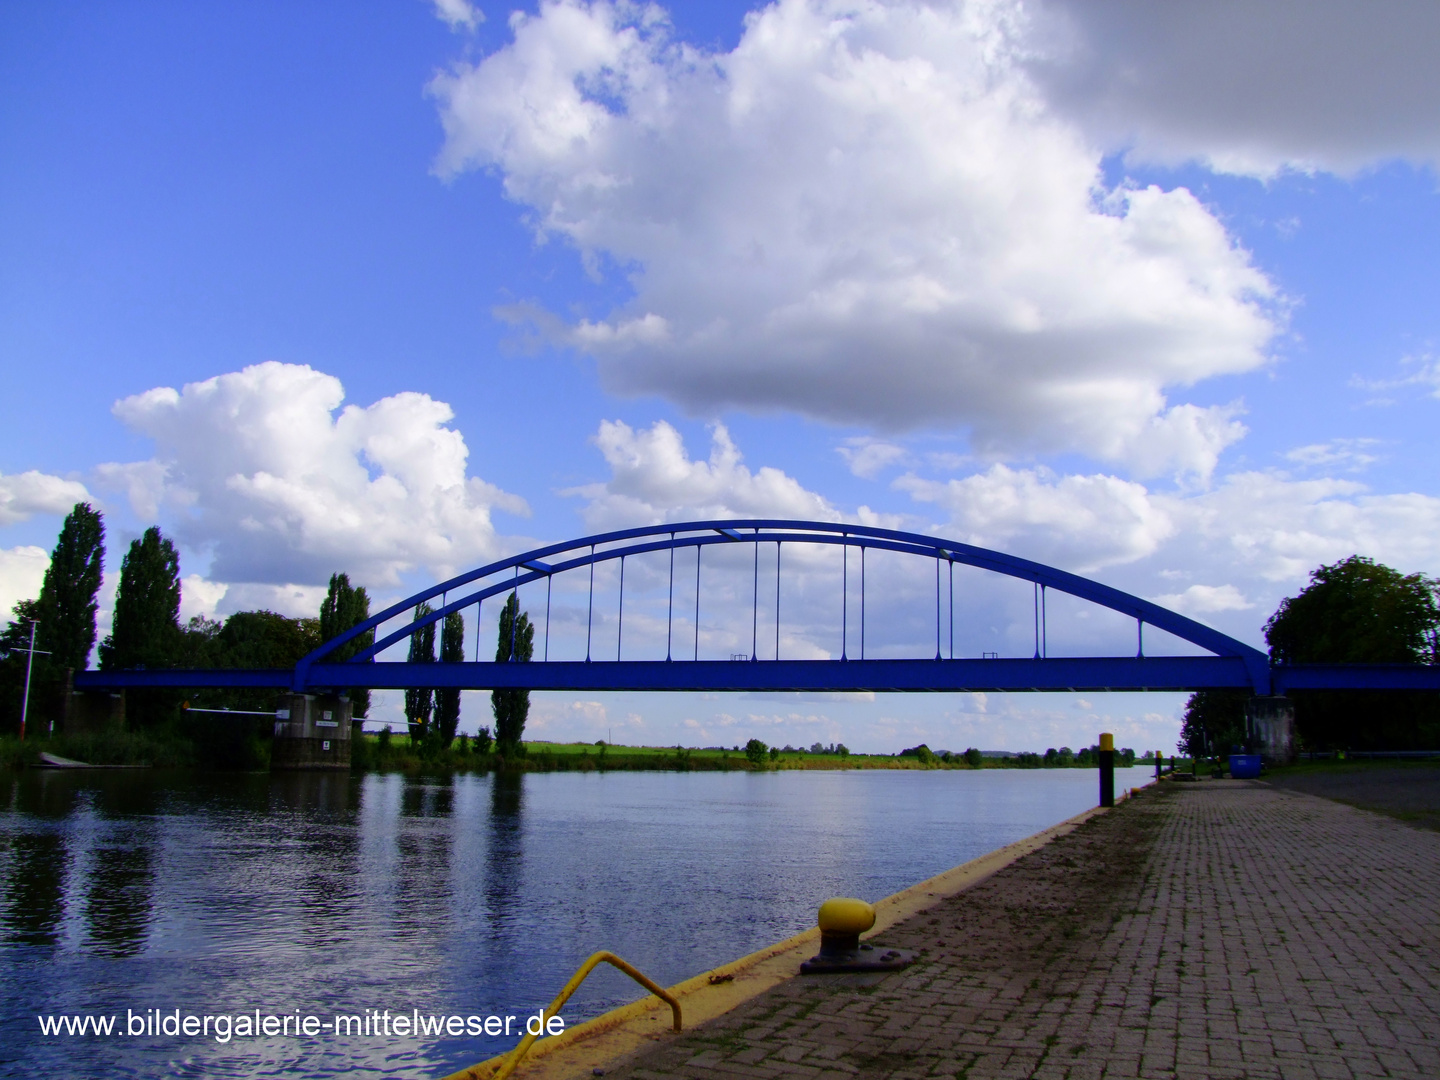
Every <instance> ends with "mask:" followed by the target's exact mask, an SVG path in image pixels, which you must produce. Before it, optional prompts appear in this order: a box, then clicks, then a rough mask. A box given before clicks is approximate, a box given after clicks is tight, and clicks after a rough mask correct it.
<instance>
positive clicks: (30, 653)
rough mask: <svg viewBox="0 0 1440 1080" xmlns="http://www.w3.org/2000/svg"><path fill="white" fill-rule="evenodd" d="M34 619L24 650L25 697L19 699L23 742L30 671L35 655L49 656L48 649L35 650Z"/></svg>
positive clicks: (28, 706) (28, 703) (31, 621)
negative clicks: (26, 647) (27, 647)
mask: <svg viewBox="0 0 1440 1080" xmlns="http://www.w3.org/2000/svg"><path fill="white" fill-rule="evenodd" d="M39 625H40V624H39V621H38V620H36V619H31V620H30V648H29V649H27V650H26V657H25V696H24V697H23V698H21V699H20V741H21V742H24V741H25V716H26V714H27V713H28V712H29V711H30V669H31V667H33V666H34V664H35V654H36V653H37V652H38V653H42V654H44V655H45V656H49V655H50V650H49V649H37V648H35V628H36V627H37V626H39Z"/></svg>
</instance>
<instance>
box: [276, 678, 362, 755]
mask: <svg viewBox="0 0 1440 1080" xmlns="http://www.w3.org/2000/svg"><path fill="white" fill-rule="evenodd" d="M350 727H351V704H350V701H349V699H346V698H340V697H338V696H336V695H333V694H323V695H317V694H282V695H281V696H280V700H279V702H278V704H277V707H276V710H275V742H274V744H273V745H272V746H271V749H270V768H272V769H345V770H348V769H349V768H350Z"/></svg>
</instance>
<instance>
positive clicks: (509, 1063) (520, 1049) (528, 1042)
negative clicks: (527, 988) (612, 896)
mask: <svg viewBox="0 0 1440 1080" xmlns="http://www.w3.org/2000/svg"><path fill="white" fill-rule="evenodd" d="M601 964H609V965H611V966H612V967H617V968H619V969H620V970H621V971H623V972H624V973H625V974H626V975H629V976H630V977H631V978H632V979H634V980H635V981H636V982H638V983H639V984H640V985H641V986H643V987H645V989H646V990H649V991H650V992H651V993H652V994H654V995H655V996H656V997H658V998H659V999H660V1000H661V1001H663V1002H665V1003H666V1004H667V1005H669V1006H670V1012H671V1013H672V1014H673V1016H674V1020H675V1023H674V1028H675V1030H676V1031H679V1030H680V1002H678V1001H676V1000H675V998H674V996H672V995H671V994H670V993H669V992H668V991H666V990H662V989H661V988H660V987H659V986H657V985H655V983H653V982H651V981H650V980H649V979H647V978H646V977H645V976H644V975H642V974H641V973H640V972H639V971H637V970H636V969H635V968H633V967H631V966H630V965H629V964H627V963H626V962H625V961H624V960H621V959H620V957H618V956H616V955H615V954H614V953H612V952H603V951H602V952H597V953H595V954H594V955H592V956H591V957H590V959H588V960H586V961H585V963H583V964H581V965H580V970H578V971H576V972H575V974H574V975H572V976H570V981H569V982H567V983H566V984H565V986H564V989H562V990H561V991H560V993H559V994H557V995H556V996H555V1000H554V1001H552V1002H551V1003H550V1007H549V1008H548V1009H546V1010H545V1015H546V1016H547V1017H548V1016H555V1015H557V1014H558V1013H559V1012H560V1008H561V1006H563V1005H564V1004H565V1002H567V1001H569V1000H570V995H571V994H573V993H575V991H576V990H578V989H579V988H580V984H581V983H583V982H584V981H585V977H586V976H587V975H589V974H590V972H592V971H594V970H595V969H596V968H597V967H599V966H600V965H601ZM544 1027H545V1025H544V1024H541V1031H540V1032H536V1033H530V1032H526V1034H525V1037H524V1038H523V1039H521V1040H520V1043H519V1045H518V1046H516V1047H515V1049H514V1050H513V1051H511V1053H510V1056H509V1057H508V1058H507V1059H506V1061H505V1064H504V1065H502V1066H500V1071H499V1072H497V1073H496V1074H495V1075H494V1076H493V1077H491V1078H490V1080H506V1077H508V1076H509V1075H510V1074H511V1073H513V1072H514V1071H515V1067H516V1066H517V1065H519V1064H520V1062H521V1060H522V1059H523V1058H524V1057H525V1055H526V1054H527V1053H529V1052H530V1047H531V1046H533V1045H534V1043H535V1040H536V1039H538V1038H539V1037H540V1035H541V1034H543V1032H544Z"/></svg>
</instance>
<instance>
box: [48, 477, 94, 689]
mask: <svg viewBox="0 0 1440 1080" xmlns="http://www.w3.org/2000/svg"><path fill="white" fill-rule="evenodd" d="M104 562H105V522H104V520H103V519H102V518H101V516H100V514H99V512H98V511H96V510H95V509H94V508H93V507H92V506H91V505H90V504H89V503H76V504H75V507H74V509H72V510H71V511H70V513H69V515H68V516H67V517H66V518H65V524H64V525H63V526H62V527H61V529H60V537H59V539H58V540H56V542H55V550H54V551H53V552H52V553H51V555H50V565H49V567H47V568H46V570H45V580H44V583H43V584H42V585H41V586H40V597H39V600H38V601H37V616H38V618H39V620H40V625H39V627H38V628H37V633H36V645H37V646H39V647H41V648H45V649H49V650H50V657H49V660H50V663H51V664H52V665H54V666H55V667H56V668H58V669H60V670H62V671H63V670H64V669H65V668H75V669H76V670H83V669H84V668H87V667H89V666H90V650H91V649H93V648H94V647H95V611H96V602H95V594H96V593H98V592H99V591H100V578H101V568H102V566H103V564H104Z"/></svg>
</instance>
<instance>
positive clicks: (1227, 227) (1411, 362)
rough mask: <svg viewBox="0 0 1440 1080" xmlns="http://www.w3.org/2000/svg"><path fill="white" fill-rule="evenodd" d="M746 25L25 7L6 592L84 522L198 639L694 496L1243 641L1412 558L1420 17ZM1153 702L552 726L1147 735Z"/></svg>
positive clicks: (584, 703) (759, 712) (732, 712)
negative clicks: (90, 518) (1361, 563)
mask: <svg viewBox="0 0 1440 1080" xmlns="http://www.w3.org/2000/svg"><path fill="white" fill-rule="evenodd" d="M754 7H755V11H753V12H751V13H750V15H749V17H748V21H747V11H749V10H750V8H751V5H746V4H739V3H715V4H703V3H687V4H685V5H680V6H677V7H675V8H673V9H664V8H661V7H650V8H643V7H629V8H621V9H619V10H618V11H617V10H616V9H614V8H611V7H608V6H606V5H602V4H596V5H585V4H579V3H566V4H550V5H544V6H542V7H540V8H535V7H530V8H527V14H525V15H524V16H522V17H519V18H516V19H512V18H511V17H510V9H509V8H508V7H502V6H498V5H491V4H486V3H480V4H476V5H473V6H467V5H465V4H463V3H460V2H459V0H453V2H451V3H449V4H444V5H438V4H437V5H430V4H426V3H422V2H420V0H400V2H396V3H391V4H387V5H370V6H368V7H365V8H355V7H354V6H351V5H338V4H320V3H315V4H306V5H291V4H263V3H246V4H223V3H222V4H213V5H206V6H204V7H194V6H187V5H178V4H162V3H151V4H134V5H124V6H117V5H101V4H69V5H67V4H46V5H41V4H16V5H9V6H7V7H6V8H5V9H4V11H3V12H0V80H3V82H0V163H3V164H0V236H3V237H4V241H3V243H0V358H3V363H0V378H3V380H4V394H3V396H0V401H3V404H0V408H3V424H0V607H3V608H8V607H9V605H10V604H12V603H13V602H14V601H16V600H18V599H21V598H24V597H25V596H29V595H33V593H34V591H35V589H36V588H37V587H38V581H39V575H40V574H41V573H42V572H43V568H44V556H45V553H46V552H47V551H48V549H49V547H50V546H51V544H53V541H54V536H55V533H56V530H57V529H58V525H59V521H60V519H61V517H62V516H63V514H64V512H65V510H66V509H68V507H69V505H70V504H71V503H73V502H74V501H75V500H76V499H77V498H90V499H91V500H92V501H95V502H96V503H97V504H99V505H101V506H102V507H103V508H104V510H105V512H106V517H107V523H108V527H109V530H110V561H111V563H112V570H118V564H119V558H120V556H121V555H122V554H123V550H124V546H125V544H126V543H127V542H128V540H129V539H130V538H132V537H133V536H135V535H137V534H138V532H139V531H140V530H142V529H143V528H144V527H145V526H146V525H148V524H151V523H153V522H156V521H158V522H159V523H160V524H161V525H162V527H164V528H165V529H166V531H167V534H170V535H174V536H175V537H176V538H177V540H178V541H179V542H180V544H181V547H182V556H183V572H184V573H185V574H186V575H187V582H186V601H185V603H186V613H187V614H196V613H206V614H212V615H220V616H223V615H224V614H226V613H228V612H229V611H233V610H238V609H240V608H244V607H252V606H266V607H272V608H276V609H278V610H285V611H287V612H290V613H297V614H298V613H301V612H305V611H308V610H310V609H311V608H313V607H314V605H315V603H316V602H317V590H319V589H320V588H322V587H323V581H324V579H325V577H326V576H328V573H329V571H330V570H331V569H348V570H350V571H351V572H352V574H353V575H355V576H356V577H358V578H360V579H361V580H363V581H365V582H366V584H367V585H368V586H369V587H370V588H371V589H372V591H373V592H374V593H375V594H376V595H377V596H388V597H396V596H399V595H403V591H404V587H405V586H406V585H414V584H419V583H423V582H427V581H430V580H434V579H435V577H436V576H437V575H443V574H446V573H448V572H451V571H454V570H459V569H464V568H466V567H468V566H470V565H473V564H475V563H477V562H479V561H482V560H483V559H486V558H489V557H494V556H498V555H502V554H507V553H510V552H513V551H516V550H521V549H523V548H524V547H527V546H529V545H531V544H532V543H540V542H549V541H554V540H558V539H565V538H569V537H572V536H576V535H580V534H581V533H583V532H586V531H589V530H590V529H591V528H592V527H593V528H602V527H609V526H612V525H625V524H640V523H644V522H647V521H659V520H681V519H684V518H687V517H692V516H696V515H698V514H700V513H715V514H726V513H733V514H775V515H783V516H833V517H843V518H846V519H851V520H855V519H859V518H865V519H867V520H876V521H883V522H887V523H894V524H896V525H899V526H902V527H907V528H916V529H920V530H922V531H934V532H938V533H942V534H944V535H947V536H953V537H956V538H958V539H963V540H968V541H971V542H974V543H980V544H984V545H987V546H993V547H997V548H1000V549H1002V550H1007V551H1013V552H1015V553H1017V554H1021V555H1026V556H1029V557H1033V558H1038V559H1042V560H1043V561H1048V562H1051V563H1054V564H1055V565H1059V566H1062V567H1065V568H1066V569H1071V570H1076V571H1079V572H1084V573H1091V574H1094V575H1095V576H1098V577H1100V578H1102V579H1103V580H1106V581H1109V582H1111V583H1113V584H1115V585H1117V586H1119V587H1121V588H1125V589H1128V590H1130V591H1133V592H1136V593H1139V594H1141V595H1144V596H1147V597H1151V598H1154V599H1158V600H1160V601H1161V602H1165V603H1169V604H1171V605H1172V606H1175V607H1177V608H1178V609H1180V610H1183V611H1185V612H1186V613H1187V614H1191V615H1194V616H1195V617H1197V618H1201V619H1203V620H1205V621H1208V622H1211V623H1212V624H1214V625H1216V626H1218V627H1220V628H1221V629H1223V630H1225V631H1227V632H1230V633H1233V634H1235V635H1237V636H1239V637H1242V638H1244V639H1246V640H1249V641H1252V642H1255V643H1260V641H1261V634H1260V630H1261V627H1262V626H1263V623H1264V620H1265V618H1266V617H1267V616H1268V614H1269V613H1270V612H1271V611H1272V610H1273V609H1274V606H1275V603H1276V602H1277V601H1278V599H1279V598H1280V597H1282V596H1285V595H1287V594H1293V593H1294V592H1295V591H1297V590H1298V589H1299V588H1300V587H1302V586H1303V584H1304V581H1305V576H1306V574H1307V573H1308V571H1309V570H1310V569H1313V568H1314V566H1316V565H1318V564H1319V563H1320V562H1326V561H1334V560H1335V559H1338V558H1343V557H1344V556H1346V555H1349V554H1352V553H1355V552H1359V553H1361V554H1365V555H1370V556H1373V557H1375V558H1379V559H1382V560H1383V561H1386V562H1388V563H1390V564H1391V565H1394V566H1396V567H1398V568H1400V569H1402V570H1404V571H1406V572H1411V571H1423V572H1427V573H1433V572H1440V557H1437V556H1440V550H1437V549H1440V541H1437V540H1436V539H1435V537H1436V536H1437V535H1440V533H1437V529H1436V525H1437V523H1440V490H1437V487H1440V485H1437V481H1436V474H1435V469H1434V464H1433V463H1434V461H1435V459H1436V453H1435V451H1436V436H1435V434H1434V432H1435V427H1436V425H1435V423H1434V414H1435V410H1436V408H1437V407H1440V405H1437V394H1440V360H1437V350H1440V345H1437V342H1440V303H1437V300H1440V295H1437V293H1440V285H1437V277H1436V275H1435V274H1434V273H1433V270H1432V268H1433V267H1434V266H1435V265H1436V262H1437V255H1440V202H1437V190H1436V174H1435V161H1436V158H1437V155H1440V136H1437V135H1436V132H1437V131H1440V117H1437V115H1436V112H1437V111H1440V106H1437V104H1436V103H1435V100H1434V95H1433V93H1432V92H1431V91H1430V90H1429V89H1428V85H1429V79H1428V75H1427V71H1428V68H1427V60H1426V58H1427V57H1428V56H1430V55H1432V54H1433V47H1434V45H1435V44H1436V41H1437V36H1440V30H1437V21H1436V15H1435V14H1434V12H1433V11H1431V10H1430V9H1428V8H1424V7H1421V6H1418V5H1398V4H1397V5H1394V6H1393V7H1387V8H1386V9H1385V10H1384V13H1383V15H1382V16H1381V17H1379V18H1371V17H1368V16H1367V17H1366V18H1363V19H1362V18H1361V17H1360V16H1359V15H1358V14H1356V13H1355V12H1353V11H1352V10H1351V9H1350V7H1349V5H1343V4H1338V3H1337V4H1333V5H1332V4H1307V5H1288V4H1276V5H1268V6H1267V7H1266V9H1265V10H1264V11H1256V12H1251V13H1248V14H1246V15H1244V16H1243V17H1242V19H1243V21H1245V23H1246V24H1245V25H1243V26H1235V25H1233V24H1232V23H1224V24H1222V23H1218V22H1215V21H1214V20H1213V19H1212V18H1211V17H1210V16H1207V15H1205V14H1204V13H1203V10H1202V9H1198V8H1197V9H1194V10H1191V9H1188V8H1187V9H1185V10H1184V11H1171V10H1165V9H1161V10H1157V11H1148V12H1147V14H1146V15H1145V16H1144V17H1143V18H1137V17H1135V16H1134V12H1129V13H1128V14H1127V13H1126V12H1127V10H1128V9H1125V7H1124V5H1112V4H1089V5H1079V6H1072V5H1070V4H1066V3H1062V2H1051V3H1045V4H1041V3H1031V4H1022V3H1019V2H1018V0H1017V2H1004V3H994V4H988V5H965V4H959V3H956V4H950V3H936V4H922V3H919V2H916V3H895V4H880V3H860V2H852V3H842V2H838V0H835V2H822V0H805V2H802V0H793V2H787V3H782V4H778V5H774V6H769V7H763V8H762V7H761V6H760V5H754ZM1117 13H1118V14H1117ZM1232 22H1233V21H1232ZM1297 28H1299V29H1303V31H1304V32H1303V33H1296V30H1297ZM1116 72H1123V73H1125V74H1124V77H1123V78H1122V77H1119V76H1117V75H1116V74H1115V73H1116ZM209 380H214V381H209ZM165 388H171V389H170V390H168V391H167V390H166V389H165ZM342 395H343V405H342ZM350 406H353V407H355V408H354V410H353V411H352V412H350V413H343V412H342V410H343V409H344V408H346V407H350ZM817 573H819V571H817ZM114 576H115V575H114V573H113V572H112V573H111V575H110V579H111V580H110V582H109V584H108V585H107V589H108V588H112V587H113V579H114ZM822 576H823V575H822ZM818 580H819V579H818V578H817V581H818ZM986 603H989V604H990V606H989V607H986V608H983V610H980V609H977V611H976V613H975V620H976V625H977V626H979V625H980V624H982V623H983V624H985V625H987V626H988V625H995V626H997V627H1000V628H1001V630H999V631H997V632H1002V631H1003V630H1004V626H1005V625H1006V620H1007V619H1011V618H1012V615H1011V614H1010V613H1007V609H1006V608H1005V606H1004V603H1003V602H1002V601H1001V600H999V599H992V600H990V601H986ZM627 632H628V631H627ZM717 633H718V631H717ZM796 633H797V635H799V637H797V641H796V647H797V648H802V647H809V648H816V649H822V650H823V647H824V646H823V645H821V644H820V643H819V641H820V639H819V637H816V636H814V635H812V637H811V638H807V639H806V640H803V641H802V640H800V638H801V637H804V634H805V631H804V630H803V629H797V631H796ZM1002 636H1003V633H1002ZM1077 640H1078V639H1077ZM1101 644H1104V643H1103V642H1101ZM716 647H717V648H719V647H721V645H720V639H719V638H717V644H716ZM1097 651H1099V650H1098V648H1097ZM1182 701H1183V698H1181V697H1179V696H1175V695H1169V696H1149V697H1143V696H1135V697H1133V698H1132V697H1129V696H1119V695H1116V696H1112V697H1109V698H1101V699H1098V700H1086V701H1082V700H1080V699H1072V698H1068V697H1056V698H1022V697H1012V698H1009V699H1004V698H991V699H989V700H985V699H983V698H969V697H966V698H956V699H943V700H942V699H925V700H918V699H907V700H900V699H897V698H886V699H880V700H878V701H869V700H845V701H824V700H799V699H778V698H777V699H772V700H763V701H762V700H747V699H740V698H733V699H716V700H701V699H693V700H692V699H669V698H665V699H661V698H643V697H634V698H623V699H622V698H618V697H617V698H611V699H605V700H596V701H591V700H588V699H584V700H582V699H575V700H571V699H565V700H563V701H562V700H559V699H554V700H549V699H547V700H545V701H541V702H537V706H536V711H535V717H536V720H535V722H534V725H533V726H534V727H535V733H536V734H537V735H540V734H543V735H549V736H557V737H558V736H576V737H591V738H593V737H599V736H600V735H603V734H604V732H603V731H602V730H601V729H607V730H608V729H609V728H612V727H613V728H616V729H617V734H616V737H617V738H620V737H621V733H624V736H625V737H626V738H628V739H632V740H640V739H644V740H646V741H652V742H661V743H673V742H676V741H685V742H687V743H691V744H702V743H707V742H725V743H732V742H735V741H739V742H743V741H744V740H745V739H746V738H748V737H749V736H750V735H751V734H756V735H759V737H761V738H765V739H766V740H767V741H769V742H776V743H780V742H795V743H802V742H803V743H805V744H808V743H809V742H811V741H814V740H815V739H817V738H818V739H820V740H821V741H825V742H829V741H833V740H834V739H836V738H839V739H843V740H845V741H847V742H849V743H850V744H851V745H852V746H855V747H857V748H862V749H886V748H892V746H891V744H892V743H894V742H899V743H903V744H906V745H908V744H910V743H912V742H915V741H919V740H920V739H922V738H923V739H926V740H927V741H929V742H930V744H931V745H932V746H953V747H955V748H963V747H964V746H966V745H972V744H973V745H981V746H987V747H989V746H1015V747H1034V748H1040V749H1043V748H1044V747H1045V746H1047V745H1059V744H1062V743H1069V744H1071V745H1080V744H1083V743H1086V742H1088V741H1089V740H1090V739H1092V738H1093V735H1094V733H1095V732H1096V731H1098V730H1100V729H1101V728H1102V727H1108V728H1113V729H1115V730H1116V731H1117V733H1118V734H1119V737H1120V738H1121V739H1122V742H1125V743H1126V744H1131V743H1133V744H1134V745H1137V746H1140V747H1145V748H1148V747H1151V746H1156V747H1168V746H1169V745H1170V744H1171V743H1173V739H1174V732H1175V729H1176V716H1177V713H1178V708H1179V705H1180V703H1181V702H1182ZM482 710H483V703H481V702H479V701H476V702H471V703H468V704H467V716H468V721H469V723H470V724H473V723H475V722H478V721H479V720H481V719H483V712H482ZM597 733H598V734H597Z"/></svg>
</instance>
